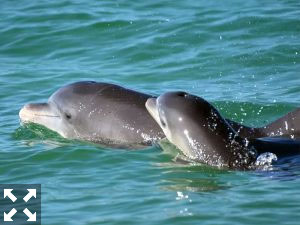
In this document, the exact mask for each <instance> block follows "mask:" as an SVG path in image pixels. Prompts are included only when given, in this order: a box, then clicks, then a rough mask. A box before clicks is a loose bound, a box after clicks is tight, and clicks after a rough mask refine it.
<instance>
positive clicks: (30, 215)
mask: <svg viewBox="0 0 300 225" xmlns="http://www.w3.org/2000/svg"><path fill="white" fill-rule="evenodd" d="M23 212H24V213H25V214H26V216H28V220H27V221H36V212H35V213H31V212H30V211H29V209H27V208H26V209H24V210H23Z"/></svg>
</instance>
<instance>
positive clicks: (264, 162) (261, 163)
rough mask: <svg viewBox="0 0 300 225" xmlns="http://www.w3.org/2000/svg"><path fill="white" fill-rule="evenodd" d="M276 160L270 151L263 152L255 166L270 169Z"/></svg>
mask: <svg viewBox="0 0 300 225" xmlns="http://www.w3.org/2000/svg"><path fill="white" fill-rule="evenodd" d="M276 161H277V155H275V154H274V153H272V152H265V153H262V154H260V155H259V156H258V157H257V159H256V161H255V166H256V167H257V168H258V169H262V170H270V169H272V163H273V162H276Z"/></svg>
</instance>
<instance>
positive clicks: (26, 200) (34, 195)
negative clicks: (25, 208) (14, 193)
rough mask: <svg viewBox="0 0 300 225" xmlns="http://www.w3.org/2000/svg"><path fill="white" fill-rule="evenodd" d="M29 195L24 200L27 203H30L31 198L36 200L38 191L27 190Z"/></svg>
mask: <svg viewBox="0 0 300 225" xmlns="http://www.w3.org/2000/svg"><path fill="white" fill-rule="evenodd" d="M27 191H28V194H27V195H26V196H25V197H24V198H23V199H24V201H25V202H28V201H29V199H31V197H34V198H36V189H27Z"/></svg>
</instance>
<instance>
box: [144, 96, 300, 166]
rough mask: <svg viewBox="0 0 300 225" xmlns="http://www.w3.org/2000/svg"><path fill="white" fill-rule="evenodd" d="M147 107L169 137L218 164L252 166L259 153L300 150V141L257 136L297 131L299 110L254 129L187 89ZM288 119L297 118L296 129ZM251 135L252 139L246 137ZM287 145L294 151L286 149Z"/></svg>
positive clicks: (202, 159)
mask: <svg viewBox="0 0 300 225" xmlns="http://www.w3.org/2000/svg"><path fill="white" fill-rule="evenodd" d="M146 108H147V110H148V111H149V113H150V114H151V115H152V117H153V118H154V119H155V120H156V122H157V123H158V124H159V125H160V127H161V128H162V130H163V131H164V133H165V135H166V137H167V138H168V140H169V141H170V142H171V143H173V144H174V145H175V146H176V147H177V148H178V149H180V150H181V151H182V152H183V153H184V154H185V155H186V156H188V157H189V158H191V159H192V160H194V161H199V162H202V163H206V164H209V165H212V166H217V167H229V168H234V169H249V168H253V165H254V162H255V160H256V157H257V156H258V154H261V153H264V152H267V151H268V150H269V151H271V150H272V152H273V150H274V153H275V154H279V155H280V156H282V155H293V154H299V153H300V142H299V141H294V140H292V139H284V138H280V139H275V138H274V139H271V138H266V139H263V138H257V137H261V135H266V136H275V135H276V131H278V132H279V131H280V133H278V135H279V136H280V135H281V136H284V135H295V134H297V133H298V131H299V130H298V129H296V128H297V126H296V118H297V117H296V115H297V112H298V110H296V111H295V112H294V113H289V114H287V115H285V116H283V117H282V118H280V119H278V120H277V121H275V122H273V123H271V124H270V125H267V126H266V127H263V128H250V127H244V126H242V125H240V124H237V123H235V122H232V121H229V120H226V119H224V118H223V117H222V116H221V115H220V113H219V112H218V111H217V110H216V109H215V108H214V107H213V106H212V105H211V104H210V103H208V102H207V101H205V100H204V99H202V98H200V97H198V96H195V95H191V94H188V93H185V92H168V93H165V94H163V95H161V96H159V97H158V98H150V99H148V100H147V102H146ZM298 118H299V117H298ZM285 119H286V120H285ZM284 121H288V122H290V121H294V122H293V123H292V124H291V126H292V127H294V129H285V127H286V123H288V122H284ZM232 123H233V124H234V125H235V129H233V127H232V125H231V124H232ZM298 128H299V126H298ZM242 129H244V131H243V135H240V134H239V133H238V132H237V131H236V130H242ZM247 129H248V130H247ZM257 130H259V131H260V132H257ZM247 132H248V133H247ZM255 132H256V133H255ZM293 132H294V133H293ZM248 135H249V139H248V138H244V136H248ZM253 138H254V139H253ZM269 147H271V149H269ZM285 148H288V149H290V150H289V151H288V152H287V151H284V150H283V149H285Z"/></svg>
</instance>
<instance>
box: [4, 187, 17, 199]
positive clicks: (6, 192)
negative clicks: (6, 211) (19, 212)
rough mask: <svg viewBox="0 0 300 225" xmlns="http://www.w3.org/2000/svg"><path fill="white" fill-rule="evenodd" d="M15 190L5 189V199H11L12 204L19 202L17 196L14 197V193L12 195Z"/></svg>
mask: <svg viewBox="0 0 300 225" xmlns="http://www.w3.org/2000/svg"><path fill="white" fill-rule="evenodd" d="M13 190H14V189H4V192H3V193H4V198H6V197H9V198H10V200H12V202H15V201H17V198H16V196H14V194H13V193H11V192H12V191H13Z"/></svg>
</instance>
